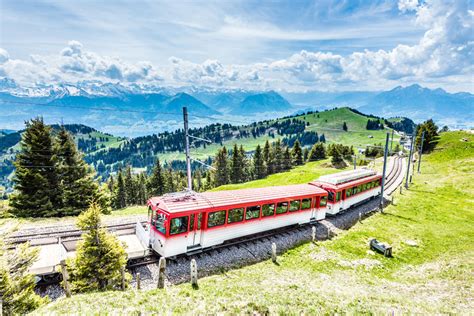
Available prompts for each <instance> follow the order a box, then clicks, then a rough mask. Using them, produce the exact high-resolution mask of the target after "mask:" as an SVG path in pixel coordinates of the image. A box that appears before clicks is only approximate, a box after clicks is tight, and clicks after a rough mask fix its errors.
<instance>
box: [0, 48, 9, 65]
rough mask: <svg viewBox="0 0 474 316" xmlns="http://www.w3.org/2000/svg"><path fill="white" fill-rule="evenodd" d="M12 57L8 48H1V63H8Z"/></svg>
mask: <svg viewBox="0 0 474 316" xmlns="http://www.w3.org/2000/svg"><path fill="white" fill-rule="evenodd" d="M9 59H10V55H9V54H8V52H7V51H6V50H4V49H3V48H0V64H4V63H6V62H7V61H8V60H9Z"/></svg>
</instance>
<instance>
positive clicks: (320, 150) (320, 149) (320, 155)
mask: <svg viewBox="0 0 474 316" xmlns="http://www.w3.org/2000/svg"><path fill="white" fill-rule="evenodd" d="M321 159H326V149H325V148H324V145H323V143H316V144H314V145H313V147H312V148H311V151H310V152H309V157H308V161H315V160H321Z"/></svg>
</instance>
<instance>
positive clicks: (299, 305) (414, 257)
mask: <svg viewBox="0 0 474 316" xmlns="http://www.w3.org/2000/svg"><path fill="white" fill-rule="evenodd" d="M463 137H467V138H469V139H470V142H467V143H466V142H462V141H460V139H461V138H463ZM291 172H298V168H296V169H294V170H293V171H291ZM291 172H290V173H291ZM318 172H319V171H318ZM301 176H302V175H301V174H299V176H296V177H295V178H294V179H298V177H301ZM303 176H305V175H303ZM308 177H309V176H308ZM285 179H288V177H285ZM264 181H268V184H267V185H272V184H274V183H275V182H279V181H281V179H276V178H272V177H268V178H267V179H266V180H264ZM264 181H263V182H264ZM292 181H296V180H292ZM305 181H306V180H305ZM413 181H414V182H413V184H412V185H411V187H410V189H409V190H408V191H406V190H404V191H403V193H402V194H401V195H400V194H399V193H397V195H396V196H395V204H394V205H390V206H388V207H387V208H386V209H385V212H384V213H383V214H380V213H379V214H376V215H374V216H372V217H370V218H368V219H366V220H364V221H363V222H362V223H359V224H357V225H356V226H354V227H353V228H352V229H350V230H349V231H344V232H342V233H341V234H339V235H338V236H337V237H335V238H333V239H332V240H329V241H324V242H317V243H316V244H312V243H307V244H303V245H301V246H299V247H296V248H294V249H292V250H290V251H288V252H286V253H285V254H283V255H281V256H279V257H278V263H279V264H278V265H275V264H273V263H272V262H271V261H270V260H269V261H264V262H261V263H258V264H255V265H251V266H247V267H244V268H241V269H236V270H232V271H228V272H225V273H222V274H219V275H215V276H211V277H206V278H203V279H200V281H199V282H200V283H199V285H200V286H199V289H193V288H192V287H191V285H190V284H181V285H178V286H170V287H167V288H166V289H163V290H151V291H136V290H129V291H126V292H119V291H114V292H105V293H89V294H82V295H76V296H73V297H72V298H70V299H65V298H63V299H59V300H58V301H56V302H53V303H50V304H48V305H46V306H44V307H42V308H40V309H38V310H37V311H36V313H37V314H49V313H56V314H63V313H71V312H72V311H73V312H74V313H80V314H98V313H100V314H117V313H124V314H130V313H136V314H138V313H140V312H142V313H160V314H242V313H243V314H287V313H291V314H301V313H303V314H321V313H331V314H332V313H376V314H392V313H396V314H400V313H419V314H438V313H457V314H469V313H471V312H472V310H473V309H474V300H473V297H474V293H473V284H474V273H473V272H474V259H473V258H474V249H473V247H472V245H473V244H474V230H473V229H472V223H474V146H473V137H472V135H470V134H467V133H463V132H449V133H444V134H442V136H441V138H440V141H439V144H438V146H437V147H436V149H435V150H434V151H433V152H432V153H431V154H429V155H426V156H425V157H424V159H423V164H422V173H421V174H415V175H414V180H413ZM263 182H262V183H260V182H256V181H254V182H250V183H249V184H246V185H242V187H244V186H248V187H256V186H259V185H263ZM278 184H279V183H278ZM282 184H283V183H282ZM371 238H377V239H378V240H381V241H383V242H388V243H390V244H391V245H392V246H393V258H385V257H383V256H382V255H379V254H375V253H374V252H372V251H370V250H369V248H368V241H369V240H370V239H371Z"/></svg>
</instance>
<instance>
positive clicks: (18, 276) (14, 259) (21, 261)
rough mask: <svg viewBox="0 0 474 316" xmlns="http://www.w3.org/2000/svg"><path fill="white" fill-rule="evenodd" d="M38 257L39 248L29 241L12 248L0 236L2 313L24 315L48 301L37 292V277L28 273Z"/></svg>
mask: <svg viewBox="0 0 474 316" xmlns="http://www.w3.org/2000/svg"><path fill="white" fill-rule="evenodd" d="M37 258H38V250H37V249H31V248H29V247H28V244H27V243H23V244H21V245H19V246H18V247H16V248H15V249H13V250H10V249H8V248H7V247H6V245H5V244H4V242H3V240H2V238H0V299H1V303H2V304H1V308H2V309H1V310H0V314H2V313H3V315H24V314H27V313H28V312H30V311H32V310H34V309H35V308H37V307H39V306H40V305H41V304H44V303H46V302H47V301H48V300H47V299H46V298H41V297H40V296H39V295H37V294H36V293H35V285H36V283H35V278H34V276H33V275H32V274H30V273H28V269H29V268H30V267H31V266H32V265H33V263H34V262H35V261H36V259H37Z"/></svg>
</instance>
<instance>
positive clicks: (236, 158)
mask: <svg viewBox="0 0 474 316" xmlns="http://www.w3.org/2000/svg"><path fill="white" fill-rule="evenodd" d="M242 158H243V157H242V156H241V155H240V151H239V148H238V147H237V144H234V149H233V150H232V164H231V166H230V181H231V182H232V183H239V182H241V181H242V177H243V161H242Z"/></svg>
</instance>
